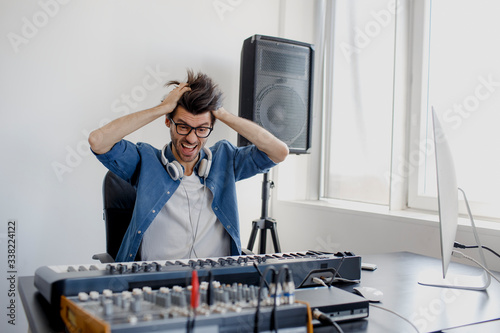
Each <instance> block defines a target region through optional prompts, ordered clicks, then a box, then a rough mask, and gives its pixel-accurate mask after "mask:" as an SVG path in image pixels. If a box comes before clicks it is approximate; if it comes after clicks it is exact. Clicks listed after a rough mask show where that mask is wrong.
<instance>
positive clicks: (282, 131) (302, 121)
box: [238, 35, 314, 154]
mask: <svg viewBox="0 0 500 333" xmlns="http://www.w3.org/2000/svg"><path fill="white" fill-rule="evenodd" d="M240 69H241V72H240V105H239V116H240V117H243V118H246V119H249V120H252V121H254V122H256V123H257V124H259V125H261V126H262V127H264V128H265V129H267V130H268V131H269V132H271V133H272V134H273V135H274V136H276V137H277V138H278V139H280V140H282V141H283V142H285V143H286V144H287V145H288V147H289V150H290V153H294V154H305V153H309V149H310V148H311V127H312V126H311V120H312V95H313V72H314V47H313V45H312V44H307V43H302V42H297V41H293V40H288V39H283V38H277V37H270V36H262V35H254V36H252V37H249V38H247V39H246V40H245V41H244V42H243V48H242V51H241V68H240ZM249 144H250V142H249V141H248V140H247V139H246V138H244V137H242V136H241V135H238V146H246V145H249Z"/></svg>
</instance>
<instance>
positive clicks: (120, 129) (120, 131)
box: [89, 83, 191, 154]
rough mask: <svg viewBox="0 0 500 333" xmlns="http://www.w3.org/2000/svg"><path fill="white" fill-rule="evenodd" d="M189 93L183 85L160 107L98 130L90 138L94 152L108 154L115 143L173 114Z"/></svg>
mask: <svg viewBox="0 0 500 333" xmlns="http://www.w3.org/2000/svg"><path fill="white" fill-rule="evenodd" d="M188 91H191V88H190V87H189V86H188V84H187V83H181V84H179V85H178V86H177V87H175V88H174V89H173V90H172V91H170V92H169V93H168V95H167V96H165V98H164V99H163V100H162V101H161V103H160V104H159V105H158V106H155V107H153V108H151V109H147V110H143V111H138V112H134V113H131V114H128V115H125V116H123V117H120V118H118V119H115V120H113V121H112V122H110V123H109V124H106V125H104V126H103V127H101V128H98V129H96V130H95V131H93V132H92V133H90V136H89V144H90V147H91V148H92V151H94V152H95V153H96V154H104V153H107V152H108V151H109V150H111V148H113V146H114V145H115V143H117V142H118V141H120V140H121V139H123V138H124V137H125V136H127V135H129V134H131V133H133V132H135V131H137V130H138V129H139V128H141V127H143V126H145V125H147V124H149V123H150V122H152V121H154V120H155V119H158V118H160V117H162V116H166V115H168V114H169V113H171V112H173V111H174V110H175V108H176V107H177V103H178V102H179V99H180V98H181V97H182V95H183V94H184V93H186V92H188Z"/></svg>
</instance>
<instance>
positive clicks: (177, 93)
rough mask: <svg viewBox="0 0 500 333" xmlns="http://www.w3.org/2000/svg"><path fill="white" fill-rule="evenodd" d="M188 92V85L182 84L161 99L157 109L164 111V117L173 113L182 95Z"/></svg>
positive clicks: (189, 89)
mask: <svg viewBox="0 0 500 333" xmlns="http://www.w3.org/2000/svg"><path fill="white" fill-rule="evenodd" d="M188 91H191V88H190V87H189V85H188V83H185V82H183V83H181V84H179V85H178V86H176V87H175V88H174V89H173V90H172V91H170V92H169V93H168V95H166V96H165V97H164V98H163V100H162V101H161V103H160V105H158V107H160V108H162V110H164V111H165V113H164V114H165V115H167V114H169V113H171V112H173V111H174V110H175V108H176V107H177V103H178V102H179V99H180V98H181V97H182V95H184V93H186V92H188Z"/></svg>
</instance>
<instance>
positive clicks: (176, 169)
mask: <svg viewBox="0 0 500 333" xmlns="http://www.w3.org/2000/svg"><path fill="white" fill-rule="evenodd" d="M167 146H168V143H167V144H166V145H165V146H163V149H162V150H161V161H162V163H163V165H164V166H165V169H166V170H167V173H168V174H169V175H170V177H171V178H172V179H173V180H179V179H181V178H182V177H183V176H184V168H183V167H182V165H181V164H180V163H179V162H177V161H176V160H173V161H172V162H169V161H168V160H167V158H166V157H165V149H167ZM203 151H204V152H205V154H206V155H207V156H206V158H204V159H202V160H201V161H200V165H199V166H198V176H200V177H202V178H204V179H207V177H208V174H209V173H210V167H211V166H212V151H211V150H210V149H208V148H207V147H205V146H203Z"/></svg>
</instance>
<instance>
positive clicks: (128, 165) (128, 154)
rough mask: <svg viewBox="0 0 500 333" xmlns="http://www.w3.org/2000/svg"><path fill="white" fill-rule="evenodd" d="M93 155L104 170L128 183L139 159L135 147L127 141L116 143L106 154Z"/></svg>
mask: <svg viewBox="0 0 500 333" xmlns="http://www.w3.org/2000/svg"><path fill="white" fill-rule="evenodd" d="M94 155H96V157H97V159H98V160H99V161H100V162H101V163H102V164H103V165H104V166H105V167H106V168H108V169H109V170H111V171H112V172H113V173H114V174H116V175H117V176H119V177H120V178H122V179H124V180H126V181H128V182H131V179H132V177H133V175H134V173H135V172H136V170H137V165H138V164H139V162H140V159H141V157H140V155H139V151H138V149H137V146H136V145H135V144H133V143H132V142H130V141H127V140H120V141H118V142H117V143H116V144H115V145H114V146H113V148H111V150H109V151H108V152H107V153H104V154H96V153H94Z"/></svg>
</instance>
